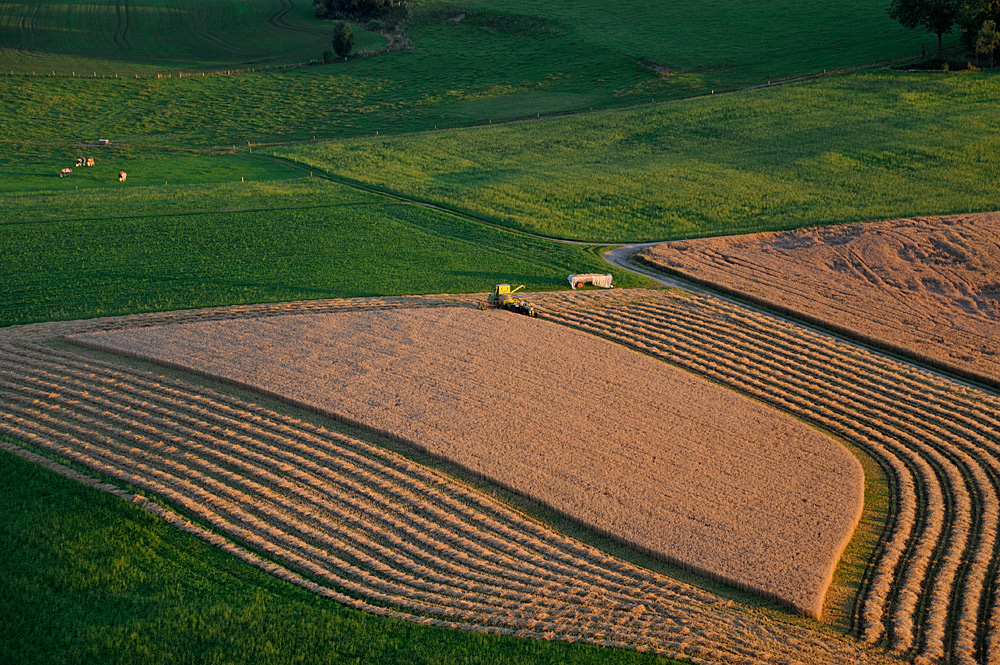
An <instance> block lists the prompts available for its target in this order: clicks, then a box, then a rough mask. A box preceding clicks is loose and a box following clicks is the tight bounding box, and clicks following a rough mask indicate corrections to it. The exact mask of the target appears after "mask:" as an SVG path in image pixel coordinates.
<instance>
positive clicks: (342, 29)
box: [333, 21, 354, 58]
mask: <svg viewBox="0 0 1000 665" xmlns="http://www.w3.org/2000/svg"><path fill="white" fill-rule="evenodd" d="M353 48H354V33H353V32H352V31H351V26H349V25H347V22H346V21H341V22H340V23H338V24H337V29H336V30H334V31H333V50H334V51H336V52H337V55H339V56H340V57H341V58H346V57H347V56H348V55H350V53H351V49H353Z"/></svg>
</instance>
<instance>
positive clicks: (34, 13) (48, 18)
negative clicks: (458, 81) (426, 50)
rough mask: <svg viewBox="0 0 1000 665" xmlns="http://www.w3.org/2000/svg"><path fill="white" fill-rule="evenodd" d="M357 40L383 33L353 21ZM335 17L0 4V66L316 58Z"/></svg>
mask: <svg viewBox="0 0 1000 665" xmlns="http://www.w3.org/2000/svg"><path fill="white" fill-rule="evenodd" d="M355 29H356V31H357V32H358V35H357V36H356V46H357V50H358V51H359V52H360V51H367V50H374V49H376V48H379V47H380V46H382V45H383V44H385V40H384V39H382V38H381V37H379V36H378V35H375V34H373V33H371V32H368V31H366V30H363V29H360V28H355ZM332 38H333V25H332V24H331V23H324V22H320V21H316V20H315V19H314V18H313V17H312V5H311V4H310V3H308V2H298V3H294V2H285V1H280V0H193V1H189V0H146V1H145V2H136V1H135V0H114V1H112V0H95V1H94V2H86V3H84V2H78V1H75V0H48V1H45V0H41V1H38V0H33V1H27V0H26V1H25V2H17V3H15V2H10V3H3V4H0V63H2V65H3V66H2V67H0V71H2V72H11V71H14V72H16V73H31V72H35V73H37V74H39V75H45V74H50V73H51V72H53V71H54V72H55V73H57V74H59V75H64V76H71V75H73V74H74V73H75V75H76V76H93V75H94V74H95V73H96V74H99V75H109V74H110V75H112V76H113V75H114V74H118V75H119V76H134V75H135V74H136V73H142V74H149V73H156V72H168V71H176V70H185V71H204V70H216V69H225V68H227V67H234V68H235V67H246V68H258V67H266V66H273V65H284V64H294V63H300V62H308V61H310V60H315V59H317V58H319V57H320V54H321V53H322V52H323V49H326V48H330V42H331V40H332Z"/></svg>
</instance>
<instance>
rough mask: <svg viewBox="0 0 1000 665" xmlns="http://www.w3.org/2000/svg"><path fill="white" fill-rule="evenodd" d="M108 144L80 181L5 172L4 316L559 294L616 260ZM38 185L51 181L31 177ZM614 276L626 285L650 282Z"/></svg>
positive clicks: (214, 164)
mask: <svg viewBox="0 0 1000 665" xmlns="http://www.w3.org/2000/svg"><path fill="white" fill-rule="evenodd" d="M107 154H108V159H107V160H102V161H101V162H98V165H97V166H95V167H93V168H90V169H86V168H84V169H76V170H77V171H80V172H81V175H79V176H76V175H74V176H73V177H71V178H65V179H59V178H56V177H53V176H52V175H51V174H44V175H42V174H39V173H35V172H34V171H32V170H27V171H25V172H24V173H22V175H20V176H19V177H16V178H11V180H7V181H5V183H4V188H6V189H7V192H5V193H4V199H5V201H6V202H8V203H9V204H10V205H9V206H6V207H5V208H4V210H3V211H2V212H0V254H2V255H3V256H4V261H3V262H2V264H0V283H2V284H3V286H2V287H0V288H2V293H3V298H0V325H9V324H12V323H26V322H32V321H45V320H53V319H75V318H87V317H94V316H107V315H113V314H127V313H131V312H145V311H157V310H172V309H185V308H190V307H203V306H212V305H227V304H235V303H256V302H274V301H284V300H303V299H314V298H327V297H351V296H368V295H404V294H416V293H435V292H470V291H488V290H490V289H491V288H492V287H493V284H495V283H497V282H517V283H524V284H526V285H527V287H528V289H553V288H565V287H566V286H567V284H566V276H567V275H568V274H570V273H573V272H593V271H601V272H607V271H608V270H610V268H608V267H607V264H605V263H604V262H603V261H602V260H601V259H600V257H599V256H598V254H597V253H596V251H594V249H593V248H587V247H579V246H572V245H558V244H553V243H549V242H546V241H543V240H538V239H535V238H531V237H529V236H526V235H524V234H522V233H516V232H511V231H508V230H504V229H500V228H495V227H492V226H490V225H487V224H482V223H477V222H474V221H470V220H467V219H462V218H458V217H455V216H452V215H449V214H446V213H442V212H438V211H435V210H431V209H428V208H426V207H422V206H415V205H411V204H407V203H400V202H393V201H388V200H385V199H384V198H383V197H381V196H378V195H375V194H368V193H364V192H359V191H357V190H355V189H351V188H348V187H345V186H343V185H340V184H337V183H333V182H329V181H327V180H325V179H322V178H319V177H314V178H310V177H308V171H302V170H299V169H296V168H294V167H292V166H290V165H287V164H284V163H282V162H280V161H275V160H264V159H261V158H258V159H256V160H255V159H252V158H251V157H250V156H249V155H247V154H237V155H218V156H215V157H207V156H203V157H200V158H193V157H184V156H179V157H174V156H163V155H161V154H160V153H153V154H151V155H146V154H142V155H136V154H133V155H132V156H131V159H124V158H118V159H115V158H114V157H113V156H111V155H112V153H107ZM104 161H107V162H108V163H109V164H108V165H107V166H105V165H103V162H104ZM119 164H121V165H123V166H122V168H125V169H126V170H127V171H128V172H129V173H130V175H129V179H128V181H127V182H126V183H125V184H124V185H122V184H120V183H118V182H117V179H116V177H115V176H114V174H116V173H117V171H118V165H119ZM194 168H199V169H201V170H202V171H203V173H201V174H200V175H199V174H192V169H194ZM132 174H135V178H134V179H133V175H132ZM242 174H247V175H246V176H243V175H242ZM241 177H244V178H245V181H244V182H240V178H241ZM43 179H44V181H45V182H46V183H47V184H48V188H47V189H42V188H39V187H38V183H39V182H41V181H42V180H43ZM161 179H162V180H161ZM164 181H166V182H167V183H168V184H166V185H164V184H163V182H164ZM75 183H80V185H79V186H80V189H79V190H77V189H76V187H77V186H78V185H77V184H75ZM171 183H172V184H171ZM11 190H18V191H11ZM0 191H2V190H0ZM612 272H613V273H614V274H615V278H616V282H617V283H618V284H619V285H637V284H643V283H646V282H645V280H644V279H642V278H639V277H636V276H634V275H632V274H631V273H627V272H624V271H619V270H612Z"/></svg>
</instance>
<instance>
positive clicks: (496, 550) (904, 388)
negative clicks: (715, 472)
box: [0, 290, 1000, 664]
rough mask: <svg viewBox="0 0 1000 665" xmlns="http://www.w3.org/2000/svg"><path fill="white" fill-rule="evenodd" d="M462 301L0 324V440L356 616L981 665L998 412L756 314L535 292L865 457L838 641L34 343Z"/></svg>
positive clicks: (998, 452) (997, 469)
mask: <svg viewBox="0 0 1000 665" xmlns="http://www.w3.org/2000/svg"><path fill="white" fill-rule="evenodd" d="M473 300H474V299H473V298H471V297H448V296H439V297H415V298H384V299H355V300H335V301H311V302H308V303H289V304H284V305H265V306H247V307H232V308H223V309H213V310H194V311H185V312H174V313H166V314H155V315H140V316H134V317H123V318H118V319H104V320H93V321H81V322H65V323H51V324H39V325H32V326H20V327H12V328H7V329H4V330H0V433H2V434H4V435H5V436H6V437H9V438H10V439H11V440H14V441H18V442H21V443H22V444H24V445H23V446H19V445H14V444H11V443H7V442H0V443H2V444H3V447H5V448H6V449H9V450H14V451H15V452H18V453H20V454H22V455H27V456H35V459H37V460H39V461H42V462H43V463H45V464H47V465H50V466H53V467H56V468H59V469H61V470H62V472H64V473H66V474H75V475H77V477H82V476H86V477H88V478H90V479H91V480H90V481H89V482H91V483H92V484H95V485H98V486H100V487H101V488H102V489H106V490H108V491H114V492H115V493H117V494H119V495H121V496H123V497H125V498H127V499H129V500H132V501H135V502H137V503H139V504H140V505H143V506H145V507H147V508H148V509H150V510H152V511H154V512H157V513H158V514H160V515H162V516H163V517H164V518H166V519H168V520H170V521H173V522H175V523H176V524H178V526H180V527H181V528H184V529H187V530H189V531H191V532H193V533H196V534H197V535H199V536H201V537H202V538H205V539H207V540H209V541H211V542H213V543H215V544H217V545H218V546H219V547H222V548H224V549H226V550H227V551H230V552H232V553H233V554H235V555H237V556H240V557H242V558H244V559H246V560H247V561H250V562H251V563H253V564H255V565H258V566H260V567H262V568H265V569H267V570H269V571H271V572H273V573H274V574H276V575H279V576H282V577H284V578H285V579H289V580H291V581H293V582H295V583H297V584H300V585H302V586H305V587H307V588H310V589H312V590H314V591H315V592H316V593H319V594H322V595H325V596H328V597H331V598H333V599H335V600H338V601H339V602H343V603H346V604H348V605H350V606H353V607H357V608H359V609H362V610H365V611H369V612H373V613H377V614H383V615H391V616H396V617H399V618H402V619H406V620H410V621H418V622H425V623H435V624H438V625H444V626H453V627H459V628H465V629H469V630H480V631H489V632H503V633H508V634H515V635H524V636H531V637H542V638H548V639H560V640H586V641H590V642H596V643H600V644H610V645H618V646H624V647H629V648H639V649H654V650H657V651H661V652H664V653H667V654H670V655H673V656H676V657H680V658H685V659H689V660H691V661H694V662H705V663H710V662H711V663H716V662H726V663H743V662H761V661H766V662H806V663H826V662H843V663H854V662H866V661H876V662H881V661H889V660H892V659H893V657H903V658H907V659H912V658H915V657H922V658H927V659H930V660H936V661H940V662H945V660H949V661H953V662H958V663H984V664H985V663H1000V633H998V627H1000V603H998V598H997V587H998V584H997V582H998V569H1000V542H998V540H997V530H998V526H1000V514H998V507H1000V497H998V494H1000V397H997V396H996V395H995V394H992V393H988V392H985V391H982V390H977V389H974V388H970V387H967V386H964V385H961V384H958V383H955V382H952V381H949V380H948V379H945V378H942V377H940V376H938V375H935V374H932V373H929V372H924V371H922V370H919V369H917V368H914V367H913V366H911V365H907V364H904V363H901V362H899V361H896V360H894V359H892V358H889V357H886V356H882V355H879V354H876V353H874V352H871V351H866V350H864V349H860V348H858V347H855V346H852V345H849V344H846V343H843V342H840V341H838V340H837V339H835V338H832V337H828V336H824V335H822V334H820V333H816V332H813V331H811V330H808V329H805V328H802V327H799V326H795V325H792V324H789V323H787V322H784V321H782V320H779V319H776V318H773V317H770V316H768V315H766V314H763V313H759V312H756V311H752V310H748V309H745V308H743V307H740V306H738V305H735V304H730V303H726V302H722V301H719V300H715V299H710V298H706V297H700V296H692V295H689V294H683V293H681V292H677V291H672V290H635V291H612V292H583V293H550V294H541V295H538V296H537V297H535V298H534V303H535V304H536V305H537V306H538V307H539V309H540V317H542V318H544V319H547V320H549V321H553V322H556V323H559V324H562V325H565V326H569V327H572V328H575V329H577V330H580V331H584V332H587V333H590V334H593V335H597V336H600V337H603V338H605V339H609V340H612V341H614V342H618V343H620V344H623V345H625V346H627V347H630V348H632V349H635V350H638V351H641V352H643V353H645V354H648V355H649V356H652V357H654V358H659V359H661V360H664V361H666V362H668V363H671V364H673V365H675V366H678V367H681V368H683V369H685V370H688V371H691V372H694V373H696V374H699V375H701V376H703V377H706V378H708V379H711V380H713V381H715V382H717V383H719V384H721V385H724V386H727V387H729V388H732V389H735V390H738V391H740V392H742V393H743V394H745V395H749V396H751V397H753V398H755V399H758V400H760V401H762V402H765V403H768V404H771V405H773V406H775V407H778V408H780V409H782V410H784V411H786V412H788V413H790V414H792V415H795V416H797V417H799V418H801V419H803V420H805V421H807V422H810V423H813V424H815V425H818V426H820V427H822V428H824V429H825V430H826V431H828V432H830V433H832V434H834V435H836V436H839V437H841V438H843V439H844V440H846V441H849V442H851V443H852V444H854V445H856V446H857V447H859V448H861V449H863V450H865V451H866V452H867V453H868V454H869V455H870V456H871V457H872V458H874V459H875V460H876V461H877V462H878V464H879V465H880V466H881V467H882V469H883V471H884V472H885V474H886V476H887V477H888V478H889V482H890V489H891V495H892V501H891V506H892V510H891V514H890V519H889V521H888V524H887V526H886V529H885V531H884V533H883V534H882V537H881V540H880V542H879V544H878V546H877V548H876V551H875V553H874V555H873V557H872V559H871V561H870V562H869V564H868V567H867V570H866V573H865V575H864V580H863V583H862V585H861V588H860V590H859V592H858V594H857V597H856V598H855V600H854V602H853V603H852V609H851V623H852V624H853V632H854V633H855V636H856V637H857V639H852V638H847V637H845V638H838V637H836V636H831V635H828V634H825V633H819V632H816V631H811V630H809V629H807V628H803V627H798V626H793V625H788V624H784V623H780V622H777V621H773V620H770V619H767V618H763V617H762V616H761V615H759V614H753V613H748V612H746V611H745V610H743V609H741V607H740V606H739V605H738V604H737V603H733V602H731V601H727V600H724V599H722V598H720V597H717V596H715V595H713V594H711V593H707V592H705V591H702V590H699V589H696V588H694V587H691V586H688V585H686V584H682V583H679V582H676V581H674V580H671V579H669V578H667V577H664V576H661V575H659V574H656V573H652V572H649V571H646V570H644V569H642V568H639V567H637V566H635V565H632V564H629V563H627V562H624V561H621V560H618V559H614V558H612V557H609V556H607V555H605V554H602V553H601V552H599V551H597V550H595V549H593V548H591V547H589V546H586V545H583V544H581V543H579V542H577V541H575V540H573V539H570V538H567V537H565V536H562V535H559V534H558V533H556V532H554V531H552V530H551V529H549V528H547V527H544V526H542V525H540V524H538V523H537V522H535V521H533V520H530V519H528V518H525V517H523V516H521V515H520V514H519V513H516V512H514V511H512V510H511V509H509V508H506V507H505V506H503V505H502V504H499V503H497V502H496V501H494V500H492V499H490V498H489V497H488V496H486V495H484V494H481V493H479V492H477V491H474V490H472V489H470V488H468V487H467V486H466V485H464V484H462V483H459V482H457V481H454V480H451V479H449V478H448V477H446V476H444V475H442V474H441V473H439V472H437V471H434V470H432V469H429V468H427V467H424V466H422V465H419V464H417V463H415V462H413V461H410V460H409V459H407V458H405V457H402V456H400V455H398V454H396V453H393V452H391V451H389V450H387V449H385V448H382V447H379V446H377V445H374V444H372V443H369V442H367V441H364V440H361V439H359V438H354V437H350V436H345V435H343V434H339V433H336V432H333V431H330V430H327V429H325V428H323V427H320V426H317V425H315V424H312V423H311V422H306V421H303V420H300V419H296V418H293V417H291V416H288V415H284V414H282V413H278V412H275V411H274V410H271V409H268V408H265V407H263V406H261V405H258V404H255V403H253V402H251V401H248V400H246V399H241V398H237V397H234V396H232V395H229V394H224V393H221V392H218V391H214V390H211V389H208V388H205V387H203V386H201V385H198V384H197V383H196V382H188V381H184V380H181V379H176V378H168V377H165V376H162V375H161V374H159V373H157V372H156V371H148V370H145V369H139V368H136V367H135V366H134V365H133V364H130V363H128V362H126V361H124V360H121V361H118V360H115V359H112V358H108V357H103V356H102V357H101V358H96V357H94V356H91V355H86V354H85V353H84V352H83V351H80V352H77V351H75V350H73V349H72V348H71V347H66V346H65V345H59V344H56V345H54V344H51V343H50V342H51V341H53V340H59V339H62V338H65V337H66V336H67V335H74V334H79V333H86V332H94V331H99V330H112V329H121V328H127V327H135V326H149V325H161V324H165V323H181V322H193V321H208V320H217V319H247V318H257V317H270V316H282V315H285V314H299V313H308V312H332V311H350V310H359V309H380V308H401V307H421V308H428V307H441V306H448V307H454V306H455V305H457V304H458V305H460V304H468V305H470V306H471V304H472V302H473ZM512 316H513V315H512ZM81 474H82V476H81ZM108 483H111V484H108ZM139 494H141V495H142V496H138V495H139ZM146 496H148V497H155V498H156V500H157V501H156V502H153V501H150V500H148V499H146V498H144V497H146ZM442 551H447V552H448V556H447V557H442V556H440V552H442ZM262 557H266V559H267V560H266V561H265V559H264V558H262ZM887 652H888V653H887Z"/></svg>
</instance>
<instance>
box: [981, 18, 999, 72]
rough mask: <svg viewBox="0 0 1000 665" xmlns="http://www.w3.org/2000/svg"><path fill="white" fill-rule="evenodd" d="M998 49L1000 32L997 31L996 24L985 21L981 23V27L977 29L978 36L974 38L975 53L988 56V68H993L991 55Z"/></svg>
mask: <svg viewBox="0 0 1000 665" xmlns="http://www.w3.org/2000/svg"><path fill="white" fill-rule="evenodd" d="M997 48H1000V32H998V31H997V24H996V23H995V22H994V21H991V20H987V21H984V22H983V27H981V28H980V29H979V36H978V37H976V53H981V54H987V53H989V55H990V67H992V66H993V54H994V53H996V50H997Z"/></svg>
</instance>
